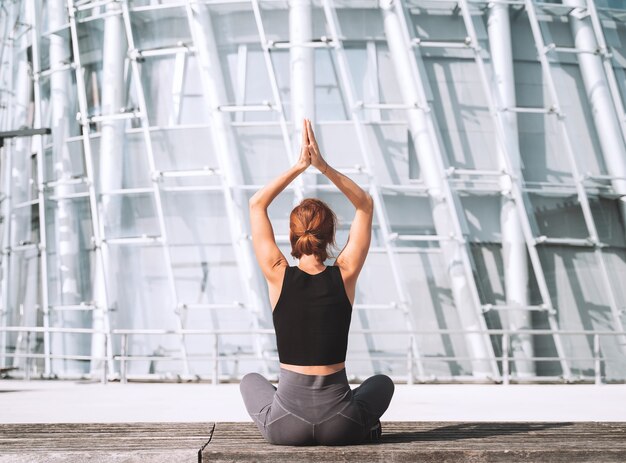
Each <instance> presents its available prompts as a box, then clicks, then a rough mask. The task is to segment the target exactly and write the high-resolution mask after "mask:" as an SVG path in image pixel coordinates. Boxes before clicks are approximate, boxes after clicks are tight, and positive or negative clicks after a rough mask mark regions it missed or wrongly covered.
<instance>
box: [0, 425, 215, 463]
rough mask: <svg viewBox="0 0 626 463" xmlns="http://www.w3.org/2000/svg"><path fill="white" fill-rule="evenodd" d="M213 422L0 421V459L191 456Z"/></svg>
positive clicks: (162, 461)
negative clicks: (7, 422)
mask: <svg viewBox="0 0 626 463" xmlns="http://www.w3.org/2000/svg"><path fill="white" fill-rule="evenodd" d="M213 426H214V424H213V423H113V424H109V423H88V424H82V423H81V424H76V423H72V424H68V423H59V424H8V425H6V424H5V425H0V462H1V463H5V462H7V463H8V462H11V463H22V462H30V463H38V462H82V461H89V462H111V461H116V462H118V461H119V462H150V463H152V462H154V463H172V462H178V461H181V462H186V461H189V462H196V461H198V459H199V457H198V452H199V450H200V448H202V446H204V445H205V444H206V443H207V442H208V440H209V439H210V437H211V433H212V429H213Z"/></svg>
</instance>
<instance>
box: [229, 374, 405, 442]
mask: <svg viewBox="0 0 626 463" xmlns="http://www.w3.org/2000/svg"><path fill="white" fill-rule="evenodd" d="M240 389H241V395H242V397H243V401H244V403H245V404H246V409H247V410H248V413H249V414H250V416H251V417H252V419H253V420H254V422H255V423H256V425H257V427H258V428H259V430H260V431H261V434H262V435H263V437H264V438H265V440H267V441H268V442H269V443H271V444H278V445H315V444H322V445H342V444H354V443H358V442H362V441H363V440H364V439H365V437H366V436H367V435H368V434H369V431H370V429H371V428H372V427H373V426H375V425H376V424H377V423H378V420H379V419H380V417H381V416H382V414H383V413H385V410H387V407H388V406H389V402H391V397H392V396H393V391H394V385H393V382H392V381H391V379H390V378H389V377H388V376H385V375H375V376H372V377H371V378H368V379H367V380H365V381H364V382H363V383H362V384H361V385H360V386H358V387H357V388H355V389H354V390H352V389H350V385H349V384H348V378H347V376H346V370H345V368H344V369H342V370H340V371H338V372H336V373H332V374H330V375H325V376H322V375H319V376H318V375H304V374H301V373H296V372H293V371H290V370H285V369H284V368H281V369H280V376H279V379H278V388H276V387H274V386H273V385H272V384H271V383H270V382H269V381H268V380H267V379H265V378H264V377H263V376H261V375H260V374H258V373H249V374H247V375H245V376H244V377H243V379H242V380H241V384H240Z"/></svg>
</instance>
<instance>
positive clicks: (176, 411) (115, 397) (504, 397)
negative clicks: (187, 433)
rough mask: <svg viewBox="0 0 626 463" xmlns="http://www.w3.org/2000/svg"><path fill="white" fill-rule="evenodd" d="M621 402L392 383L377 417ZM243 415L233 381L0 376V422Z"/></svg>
mask: <svg viewBox="0 0 626 463" xmlns="http://www.w3.org/2000/svg"><path fill="white" fill-rule="evenodd" d="M353 387H354V386H353ZM624 404H626V385H602V386H594V385H510V386H502V385H430V384H429V385H413V386H408V385H397V386H396V392H395V394H394V398H393V400H392V402H391V405H390V407H389V409H388V410H387V413H385V415H384V416H383V420H386V421H553V422H556V421H624V422H626V406H624ZM249 420H250V419H249V417H248V415H247V414H246V411H245V408H244V406H243V402H242V401H241V398H240V396H239V386H238V385H237V384H222V385H219V386H212V385H211V384H162V383H157V384H145V383H140V384H135V383H129V384H119V383H110V384H106V385H103V384H100V383H81V382H75V381H30V382H27V381H21V380H3V381H0V423H53V422H57V423H95V422H99V423H124V422H137V421H143V422H206V421H249Z"/></svg>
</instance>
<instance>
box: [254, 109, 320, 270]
mask: <svg viewBox="0 0 626 463" xmlns="http://www.w3.org/2000/svg"><path fill="white" fill-rule="evenodd" d="M304 124H306V121H305V122H304ZM302 139H303V143H302V149H301V151H300V158H299V159H298V162H297V163H296V164H295V165H294V166H292V167H290V168H289V169H287V170H286V171H285V172H283V173H282V174H280V175H279V176H278V177H276V178H275V179H274V180H272V181H271V182H269V183H268V184H267V185H265V186H264V187H263V188H261V189H260V190H258V191H257V192H256V193H254V195H252V197H251V198H250V200H249V208H250V226H251V229H252V246H253V248H254V253H255V255H256V258H257V261H258V263H259V266H260V267H261V270H262V271H263V275H265V278H266V279H267V280H268V281H269V282H274V280H276V279H279V278H282V273H280V272H279V271H277V269H278V268H280V267H283V266H285V265H288V263H287V259H286V258H285V256H284V255H283V253H282V252H281V251H280V249H279V248H278V246H277V245H276V239H275V238H274V230H273V228H272V223H271V222H270V219H269V216H268V214H267V208H268V207H269V205H270V204H271V202H272V201H273V200H274V198H276V196H278V194H279V193H280V192H281V191H283V190H284V189H285V188H286V187H287V185H289V184H290V183H291V182H292V181H293V180H294V179H295V178H296V177H297V176H298V175H300V174H301V173H302V172H304V171H305V170H306V169H307V167H309V165H310V164H311V158H310V155H309V153H308V150H307V144H308V138H307V131H306V127H303V130H302Z"/></svg>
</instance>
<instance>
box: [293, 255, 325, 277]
mask: <svg viewBox="0 0 626 463" xmlns="http://www.w3.org/2000/svg"><path fill="white" fill-rule="evenodd" d="M298 267H300V268H301V269H302V270H306V271H308V272H310V273H315V272H317V271H322V270H324V268H325V266H324V263H323V262H321V261H320V260H319V259H318V258H317V257H315V255H313V254H311V255H302V256H301V257H300V260H299V262H298Z"/></svg>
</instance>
